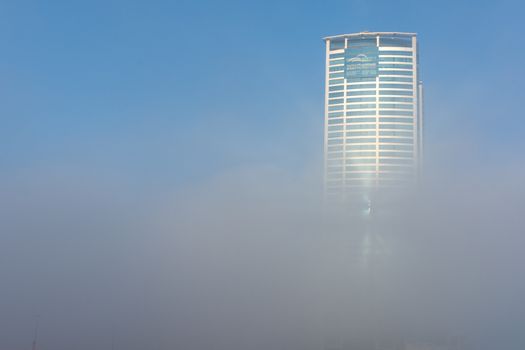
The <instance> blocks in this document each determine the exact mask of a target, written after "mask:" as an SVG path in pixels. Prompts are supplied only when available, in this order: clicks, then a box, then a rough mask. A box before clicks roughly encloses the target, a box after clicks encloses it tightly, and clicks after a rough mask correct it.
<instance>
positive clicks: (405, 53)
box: [379, 50, 412, 56]
mask: <svg viewBox="0 0 525 350" xmlns="http://www.w3.org/2000/svg"><path fill="white" fill-rule="evenodd" d="M379 55H380V56H383V55H390V56H394V55H395V56H412V51H392V50H385V51H379Z"/></svg>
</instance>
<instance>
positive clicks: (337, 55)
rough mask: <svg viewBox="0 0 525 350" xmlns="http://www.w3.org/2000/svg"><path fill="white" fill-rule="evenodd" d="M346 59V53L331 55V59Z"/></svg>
mask: <svg viewBox="0 0 525 350" xmlns="http://www.w3.org/2000/svg"><path fill="white" fill-rule="evenodd" d="M344 57H345V53H344V52H341V53H332V54H330V58H344Z"/></svg>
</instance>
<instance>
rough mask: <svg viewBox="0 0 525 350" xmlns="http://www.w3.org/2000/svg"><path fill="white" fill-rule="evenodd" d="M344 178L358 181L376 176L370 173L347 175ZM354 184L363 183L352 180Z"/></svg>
mask: <svg viewBox="0 0 525 350" xmlns="http://www.w3.org/2000/svg"><path fill="white" fill-rule="evenodd" d="M373 171H375V167H374V169H373ZM345 176H346V177H352V178H357V179H359V178H363V179H370V178H373V177H375V176H376V174H375V173H374V172H372V173H370V172H369V173H347V174H346V175H345ZM347 182H350V181H347ZM354 183H363V182H362V181H359V182H356V181H355V180H354Z"/></svg>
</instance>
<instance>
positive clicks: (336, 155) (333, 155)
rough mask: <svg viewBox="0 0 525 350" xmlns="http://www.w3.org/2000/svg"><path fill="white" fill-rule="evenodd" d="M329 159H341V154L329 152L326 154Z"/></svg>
mask: <svg viewBox="0 0 525 350" xmlns="http://www.w3.org/2000/svg"><path fill="white" fill-rule="evenodd" d="M328 158H329V159H335V158H343V152H330V153H328Z"/></svg>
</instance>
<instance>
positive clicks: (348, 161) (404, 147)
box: [324, 32, 423, 198]
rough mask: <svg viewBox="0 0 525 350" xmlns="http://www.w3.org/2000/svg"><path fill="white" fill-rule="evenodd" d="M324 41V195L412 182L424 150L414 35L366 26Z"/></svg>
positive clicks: (348, 194)
mask: <svg viewBox="0 0 525 350" xmlns="http://www.w3.org/2000/svg"><path fill="white" fill-rule="evenodd" d="M324 40H325V42H326V88H325V132H324V136H325V137H324V139H325V142H324V155H325V193H326V195H327V197H338V198H351V197H352V196H355V195H356V194H358V193H369V192H373V191H376V190H382V189H383V188H388V189H392V188H398V187H403V186H406V185H407V184H410V183H411V182H413V181H414V179H415V178H416V176H417V174H418V171H419V170H418V169H419V167H420V165H421V154H422V128H423V109H422V85H421V82H420V81H419V74H418V42H417V37H416V34H414V33H394V32H392V33H390V32H380V33H378V32H363V33H355V34H344V35H336V36H330V37H326V38H324Z"/></svg>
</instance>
